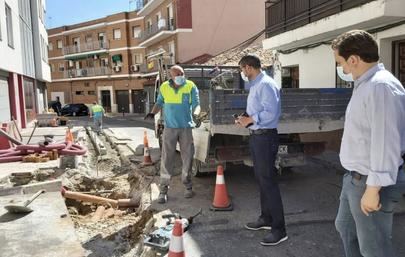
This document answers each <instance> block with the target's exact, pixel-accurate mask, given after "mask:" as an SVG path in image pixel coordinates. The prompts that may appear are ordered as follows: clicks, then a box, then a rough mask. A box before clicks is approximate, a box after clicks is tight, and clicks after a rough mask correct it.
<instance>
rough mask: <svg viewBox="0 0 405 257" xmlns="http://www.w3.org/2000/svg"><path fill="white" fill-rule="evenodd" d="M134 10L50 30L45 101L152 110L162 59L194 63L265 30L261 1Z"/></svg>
mask: <svg viewBox="0 0 405 257" xmlns="http://www.w3.org/2000/svg"><path fill="white" fill-rule="evenodd" d="M142 6H143V7H142V8H141V9H140V10H138V11H134V12H122V13H118V14H114V15H110V16H107V17H105V18H101V19H97V20H92V21H88V22H84V23H80V24H75V25H71V26H63V27H59V28H54V29H50V30H48V34H49V63H50V64H51V69H52V83H50V84H49V87H48V88H49V94H48V98H49V100H54V99H56V97H57V96H59V97H60V99H61V101H62V103H64V104H66V103H85V104H90V103H91V102H92V101H95V100H97V101H99V102H100V103H101V104H102V105H103V106H104V107H105V109H107V110H108V111H111V112H131V113H132V112H135V113H144V112H147V111H149V109H150V108H151V106H152V105H153V104H154V100H155V99H154V83H155V78H156V74H157V69H158V62H159V60H160V61H162V62H163V63H164V64H175V63H180V64H182V63H193V62H194V60H196V59H201V58H208V57H211V56H213V55H216V54H218V53H220V52H222V51H224V50H226V49H228V48H230V47H232V46H235V45H237V44H238V43H240V42H242V41H244V40H246V39H248V38H249V37H251V36H253V35H255V34H257V33H258V32H260V31H262V30H263V29H264V11H263V7H264V1H263V0H249V1H247V0H233V1H226V0H205V1H191V0H148V1H146V0H144V1H143V5H142Z"/></svg>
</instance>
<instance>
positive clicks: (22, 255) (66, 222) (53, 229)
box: [0, 192, 85, 257]
mask: <svg viewBox="0 0 405 257" xmlns="http://www.w3.org/2000/svg"><path fill="white" fill-rule="evenodd" d="M28 197H30V195H14V196H6V197H0V231H2V233H0V252H1V256H19V257H28V256H30V257H53V256H58V257H65V256H66V257H68V256H69V257H70V256H75V257H76V256H77V257H79V256H85V254H84V250H83V248H82V246H81V244H80V243H79V241H78V239H77V237H76V234H75V230H74V227H73V222H72V220H71V219H70V217H69V215H68V211H67V209H66V205H65V203H64V200H63V198H62V196H61V195H60V193H58V192H52V193H45V194H43V195H41V196H39V197H38V198H37V199H36V200H35V201H34V202H32V203H31V205H30V207H31V208H32V209H33V210H34V211H33V212H31V213H29V214H27V215H25V216H21V215H15V214H9V213H7V212H6V210H5V209H4V206H5V205H7V204H9V202H10V200H18V201H21V202H22V201H25V200H26V199H27V198H28ZM63 214H67V216H66V217H64V218H62V217H61V215H63Z"/></svg>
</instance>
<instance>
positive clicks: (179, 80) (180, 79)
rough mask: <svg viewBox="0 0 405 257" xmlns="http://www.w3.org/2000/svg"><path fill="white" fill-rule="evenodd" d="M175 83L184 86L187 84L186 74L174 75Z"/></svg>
mask: <svg viewBox="0 0 405 257" xmlns="http://www.w3.org/2000/svg"><path fill="white" fill-rule="evenodd" d="M174 83H176V85H179V86H182V85H184V84H186V78H185V77H184V76H176V77H174Z"/></svg>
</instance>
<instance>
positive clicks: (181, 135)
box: [145, 65, 201, 203]
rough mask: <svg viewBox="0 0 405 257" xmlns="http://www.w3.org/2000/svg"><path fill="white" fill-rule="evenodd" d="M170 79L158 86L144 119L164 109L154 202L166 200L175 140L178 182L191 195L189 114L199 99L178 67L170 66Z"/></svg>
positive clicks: (196, 108)
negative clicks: (179, 171) (180, 163)
mask: <svg viewBox="0 0 405 257" xmlns="http://www.w3.org/2000/svg"><path fill="white" fill-rule="evenodd" d="M170 76H171V79H170V80H168V81H166V82H164V83H163V84H162V85H161V86H160V88H159V96H158V98H157V101H156V104H155V106H154V107H153V109H152V111H151V112H150V113H148V114H147V115H146V116H145V119H153V118H154V116H155V114H156V113H158V112H159V111H160V110H161V109H162V108H163V109H164V112H163V115H164V122H165V128H164V131H163V140H162V161H161V168H160V194H159V197H158V203H166V202H167V191H168V188H169V183H170V178H171V176H173V175H174V165H173V160H174V156H175V154H176V145H177V142H178V143H179V145H180V154H181V159H182V161H183V167H182V182H183V184H184V186H185V191H184V197H185V198H190V197H192V196H193V191H192V183H191V166H192V162H193V158H194V144H193V134H192V128H193V127H194V126H195V124H194V121H193V117H192V116H193V115H198V114H199V112H200V109H201V108H200V99H199V95H198V89H197V86H196V85H195V84H194V83H193V82H192V81H191V80H187V79H186V78H185V76H184V70H183V68H182V67H180V66H178V65H175V66H172V67H171V68H170Z"/></svg>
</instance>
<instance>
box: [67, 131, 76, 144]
mask: <svg viewBox="0 0 405 257" xmlns="http://www.w3.org/2000/svg"><path fill="white" fill-rule="evenodd" d="M73 140H74V139H73V134H72V131H70V128H68V129H67V130H66V137H65V141H66V142H72V143H73Z"/></svg>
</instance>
